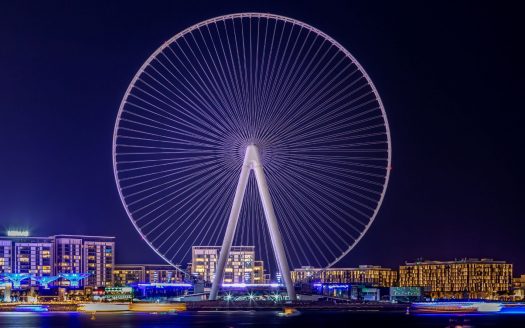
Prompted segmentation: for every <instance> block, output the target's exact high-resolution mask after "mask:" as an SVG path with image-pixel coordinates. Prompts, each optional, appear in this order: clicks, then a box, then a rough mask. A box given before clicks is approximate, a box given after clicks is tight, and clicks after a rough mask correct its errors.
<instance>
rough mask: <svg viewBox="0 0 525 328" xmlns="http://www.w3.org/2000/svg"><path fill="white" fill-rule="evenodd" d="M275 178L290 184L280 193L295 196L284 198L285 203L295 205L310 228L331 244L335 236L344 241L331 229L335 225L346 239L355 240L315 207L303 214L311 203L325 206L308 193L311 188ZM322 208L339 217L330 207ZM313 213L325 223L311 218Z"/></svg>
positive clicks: (289, 180) (287, 179) (283, 178)
mask: <svg viewBox="0 0 525 328" xmlns="http://www.w3.org/2000/svg"><path fill="white" fill-rule="evenodd" d="M276 178H277V179H278V180H280V181H279V182H286V183H289V184H290V187H289V188H288V190H286V191H283V192H282V194H283V195H292V194H295V195H297V196H296V197H295V198H292V197H286V196H284V197H286V198H289V199H288V200H287V203H288V204H294V205H295V206H294V208H296V209H297V210H298V211H300V212H301V217H306V218H308V219H309V223H310V224H311V226H316V227H317V228H318V229H321V230H322V231H323V233H325V234H326V238H328V240H330V241H332V242H333V238H332V236H336V237H338V238H339V239H340V240H342V241H344V240H343V239H342V237H341V236H340V235H338V234H337V233H336V231H335V230H334V229H333V227H332V225H335V226H336V227H339V228H340V229H341V231H342V232H343V233H344V234H346V235H347V236H348V237H350V238H352V239H355V237H354V236H353V235H351V234H350V233H349V232H348V231H347V230H346V229H343V228H342V227H341V226H340V225H339V224H338V223H337V222H335V220H333V219H332V218H331V217H330V216H329V215H328V214H327V213H324V212H322V211H319V210H318V208H317V207H315V208H313V209H312V211H311V212H304V210H303V209H304V208H305V206H306V205H307V204H310V203H312V202H313V203H315V204H318V205H326V204H323V203H322V202H320V201H319V200H318V199H317V198H316V197H313V196H312V193H311V191H310V189H311V188H307V187H305V186H304V185H302V184H295V183H296V181H293V180H292V179H290V178H288V177H286V176H285V175H281V174H278V176H277V177H276ZM330 205H331V204H330ZM323 208H325V209H327V211H329V212H330V213H331V214H332V215H335V216H339V215H337V213H335V212H334V211H333V210H332V208H331V206H323ZM314 213H315V214H317V215H318V216H319V217H321V218H325V219H326V221H322V220H318V219H316V218H315V217H313V216H312V215H313V214H314ZM319 222H321V223H325V226H326V228H327V229H328V230H330V232H331V234H329V233H327V232H326V231H325V229H323V228H322V227H320V225H319ZM348 226H349V227H351V228H352V229H353V230H355V231H356V232H359V230H357V229H356V228H355V226H353V225H351V224H348ZM336 247H337V248H339V245H336Z"/></svg>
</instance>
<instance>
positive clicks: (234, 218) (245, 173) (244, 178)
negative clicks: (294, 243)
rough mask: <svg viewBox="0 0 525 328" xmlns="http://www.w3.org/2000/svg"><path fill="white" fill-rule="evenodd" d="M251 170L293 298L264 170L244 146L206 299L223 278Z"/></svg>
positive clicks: (253, 151)
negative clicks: (217, 260) (236, 182)
mask: <svg viewBox="0 0 525 328" xmlns="http://www.w3.org/2000/svg"><path fill="white" fill-rule="evenodd" d="M252 170H253V172H254V173H255V179H256V181H257V187H258V190H259V195H260V196H261V201H262V206H263V209H264V216H265V217H266V223H267V224H268V230H269V231H270V239H271V241H272V247H273V251H274V253H275V259H276V261H277V266H278V268H279V272H280V273H281V277H282V279H283V281H284V284H285V286H286V291H287V292H288V298H289V299H290V300H295V299H296V297H295V289H294V286H293V283H292V278H291V276H290V268H289V267H288V260H287V259H286V253H285V252H284V246H283V240H282V237H281V232H280V231H279V225H278V224H277V218H276V217H275V211H274V209H273V205H272V200H271V198H270V192H269V191H268V183H267V182H266V177H265V176H264V170H263V166H262V163H261V160H260V156H259V149H258V148H257V146H256V145H249V146H248V147H246V153H245V155H244V162H243V164H242V169H241V175H240V177H239V183H238V184H237V189H236V191H235V198H234V199H233V205H232V209H231V212H230V217H229V219H228V226H227V227H226V234H225V235H224V240H223V242H222V247H221V252H220V254H219V262H218V263H217V267H216V269H215V277H214V279H213V284H212V287H211V292H210V297H209V299H210V300H216V299H217V294H218V293H219V287H220V285H221V284H222V280H223V278H224V267H225V265H226V261H227V260H228V255H229V253H230V249H231V247H232V242H233V236H234V234H235V229H236V227H237V222H238V221H239V215H240V213H241V207H242V201H243V198H244V194H245V191H246V185H247V184H248V178H249V176H250V172H251V171H252Z"/></svg>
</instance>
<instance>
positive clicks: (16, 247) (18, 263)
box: [12, 237, 53, 276]
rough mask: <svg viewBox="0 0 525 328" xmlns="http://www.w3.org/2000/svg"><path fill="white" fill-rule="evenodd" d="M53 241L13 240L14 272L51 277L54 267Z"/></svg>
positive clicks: (22, 238)
mask: <svg viewBox="0 0 525 328" xmlns="http://www.w3.org/2000/svg"><path fill="white" fill-rule="evenodd" d="M52 253H53V239H52V238H38V237H35V238H30V237H16V239H14V240H13V261H12V266H13V272H14V273H29V274H33V275H36V276H49V275H51V274H52V267H53V256H52Z"/></svg>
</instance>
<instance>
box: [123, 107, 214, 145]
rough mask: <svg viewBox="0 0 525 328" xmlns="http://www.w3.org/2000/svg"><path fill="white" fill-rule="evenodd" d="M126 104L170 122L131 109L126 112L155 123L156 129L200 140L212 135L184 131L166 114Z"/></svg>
mask: <svg viewBox="0 0 525 328" xmlns="http://www.w3.org/2000/svg"><path fill="white" fill-rule="evenodd" d="M128 104H129V105H130V106H133V107H134V108H137V109H140V110H142V111H145V112H147V113H150V114H156V116H158V117H160V118H161V119H165V120H168V121H171V122H172V123H171V124H166V123H163V122H160V121H159V120H158V119H153V118H151V117H146V116H144V115H140V114H137V113H134V112H131V111H130V112H127V113H126V114H127V115H132V116H134V117H136V118H137V119H138V118H140V119H143V120H146V121H148V122H149V123H155V124H157V125H156V126H154V127H156V128H158V129H164V130H167V131H171V132H172V133H174V134H177V133H179V134H184V133H185V134H186V135H190V136H193V137H195V138H199V139H201V140H207V139H208V138H207V137H208V136H210V135H213V133H208V134H204V135H199V134H195V133H193V132H192V131H185V130H183V129H180V128H177V127H176V126H174V124H177V123H178V122H176V121H174V120H173V119H171V118H169V117H166V116H164V115H162V114H158V113H155V112H152V111H151V110H149V109H147V108H145V107H143V106H140V105H138V104H135V103H133V102H128ZM157 109H158V108H157ZM159 110H160V109H159ZM121 120H122V118H121ZM130 121H133V120H129V119H128V122H130ZM158 125H160V126H161V127H159V126H158ZM208 140H213V139H208Z"/></svg>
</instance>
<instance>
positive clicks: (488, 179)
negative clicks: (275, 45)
mask: <svg viewBox="0 0 525 328" xmlns="http://www.w3.org/2000/svg"><path fill="white" fill-rule="evenodd" d="M219 2H220V1H209V2H202V1H186V2H181V3H176V2H175V1H166V2H155V1H147V2H146V1H144V2H142V3H136V4H131V2H130V1H122V2H111V3H106V2H102V1H101V2H98V3H97V2H85V3H80V2H75V3H72V2H53V3H52V4H50V3H48V2H36V1H35V2H34V3H29V2H22V1H13V3H12V4H6V3H5V2H3V3H2V4H0V151H1V153H0V154H1V157H0V230H5V229H7V228H14V227H17V228H28V229H29V230H30V231H31V234H32V235H51V234H94V235H113V236H116V237H117V262H119V263H137V262H150V263H161V259H160V258H158V256H157V255H156V254H155V253H154V252H153V251H151V250H150V248H149V247H148V246H147V244H146V243H145V242H143V241H142V240H141V238H140V237H139V234H138V233H137V232H136V231H135V229H134V228H133V226H132V224H131V223H130V221H129V219H128V217H127V216H126V213H125V211H124V208H123V207H122V204H121V202H120V199H119V197H118V193H117V190H116V186H115V182H114V178H113V167H112V157H111V142H112V133H113V127H114V123H115V118H116V115H117V111H118V106H119V104H120V101H121V99H122V96H123V94H124V92H125V90H126V88H127V86H128V84H129V82H130V81H131V79H132V77H133V75H134V74H135V73H136V71H137V70H138V68H139V67H140V66H141V65H142V63H143V62H144V61H145V60H146V59H147V57H148V56H149V55H150V54H151V53H152V52H153V51H154V50H155V49H156V48H157V47H158V46H160V45H161V44H162V43H163V42H164V41H166V40H167V39H169V38H170V37H171V36H173V35H174V34H176V33H177V32H179V31H181V30H183V29H184V28H186V27H188V26H190V25H192V24H195V23H197V22H200V21H202V20H205V19H207V18H211V17H214V16H218V15H223V14H228V13H233V12H243V11H261V12H271V13H275V14H281V15H285V16H290V17H293V18H296V19H299V20H302V21H304V22H306V23H308V24H311V25H313V26H315V27H317V28H319V29H320V30H322V31H324V32H326V33H327V34H328V35H330V36H332V37H333V38H335V39H336V40H338V41H339V42H340V43H341V44H342V45H343V46H344V47H346V48H347V49H348V50H349V51H350V52H351V53H352V54H353V55H354V56H355V57H356V58H357V59H358V60H359V61H360V63H361V64H362V65H363V66H364V68H365V70H366V71H367V72H368V73H369V75H370V76H371V78H372V80H373V81H374V83H375V85H376V87H377V89H378V91H379V93H380V95H381V97H382V100H383V102H384V104H385V109H386V112H387V115H388V119H389V122H390V128H391V132H392V136H391V137H392V149H393V170H392V175H391V180H390V184H389V186H388V190H387V194H386V197H385V201H384V202H383V206H382V208H381V209H380V212H379V215H378V216H377V218H376V221H375V222H374V223H373V225H372V227H371V228H370V230H369V231H368V233H367V235H366V236H365V237H364V238H363V239H362V241H361V242H360V243H359V244H358V245H357V246H356V248H355V249H354V251H352V252H351V253H350V254H349V255H348V256H347V257H346V258H345V259H344V260H343V261H342V262H341V264H340V265H341V266H355V265H359V264H376V265H382V266H387V267H394V268H395V267H397V266H398V265H399V264H402V263H403V262H404V261H406V260H408V261H412V260H414V259H416V258H419V257H422V258H425V259H437V260H446V259H454V258H461V257H489V258H494V259H500V260H507V261H509V262H510V263H514V264H515V273H516V275H517V274H520V273H525V257H524V255H523V249H525V233H524V232H525V220H524V215H523V213H524V207H523V204H524V202H525V201H524V198H525V197H524V196H525V192H524V191H523V186H524V184H525V174H524V173H523V167H524V163H523V161H524V159H525V155H524V153H523V151H524V150H525V137H524V136H523V132H524V128H523V123H524V120H525V114H524V110H525V106H524V105H523V102H522V98H523V93H524V88H525V78H524V76H525V69H524V58H525V53H524V51H523V43H524V40H525V35H524V34H525V33H524V31H525V23H524V20H523V16H522V11H521V10H520V9H519V8H518V7H517V6H516V7H512V6H510V5H509V4H506V5H501V6H499V7H493V6H485V5H482V4H481V3H478V2H471V3H467V2H465V3H463V4H457V3H455V2H449V3H446V2H443V1H435V2H434V3H433V4H430V3H427V1H414V2H401V3H398V2H396V3H395V4H394V2H391V1H388V2H387V1H385V3H380V2H371V1H366V2H361V3H346V2H339V3H338V2H331V1H326V0H325V1H311V2H304V1H297V2H286V3H285V2H284V1H275V2H270V1H260V2H258V3H257V4H252V5H250V4H248V1H236V2H233V1H230V2H224V3H219ZM495 3H496V2H494V3H493V4H495Z"/></svg>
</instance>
